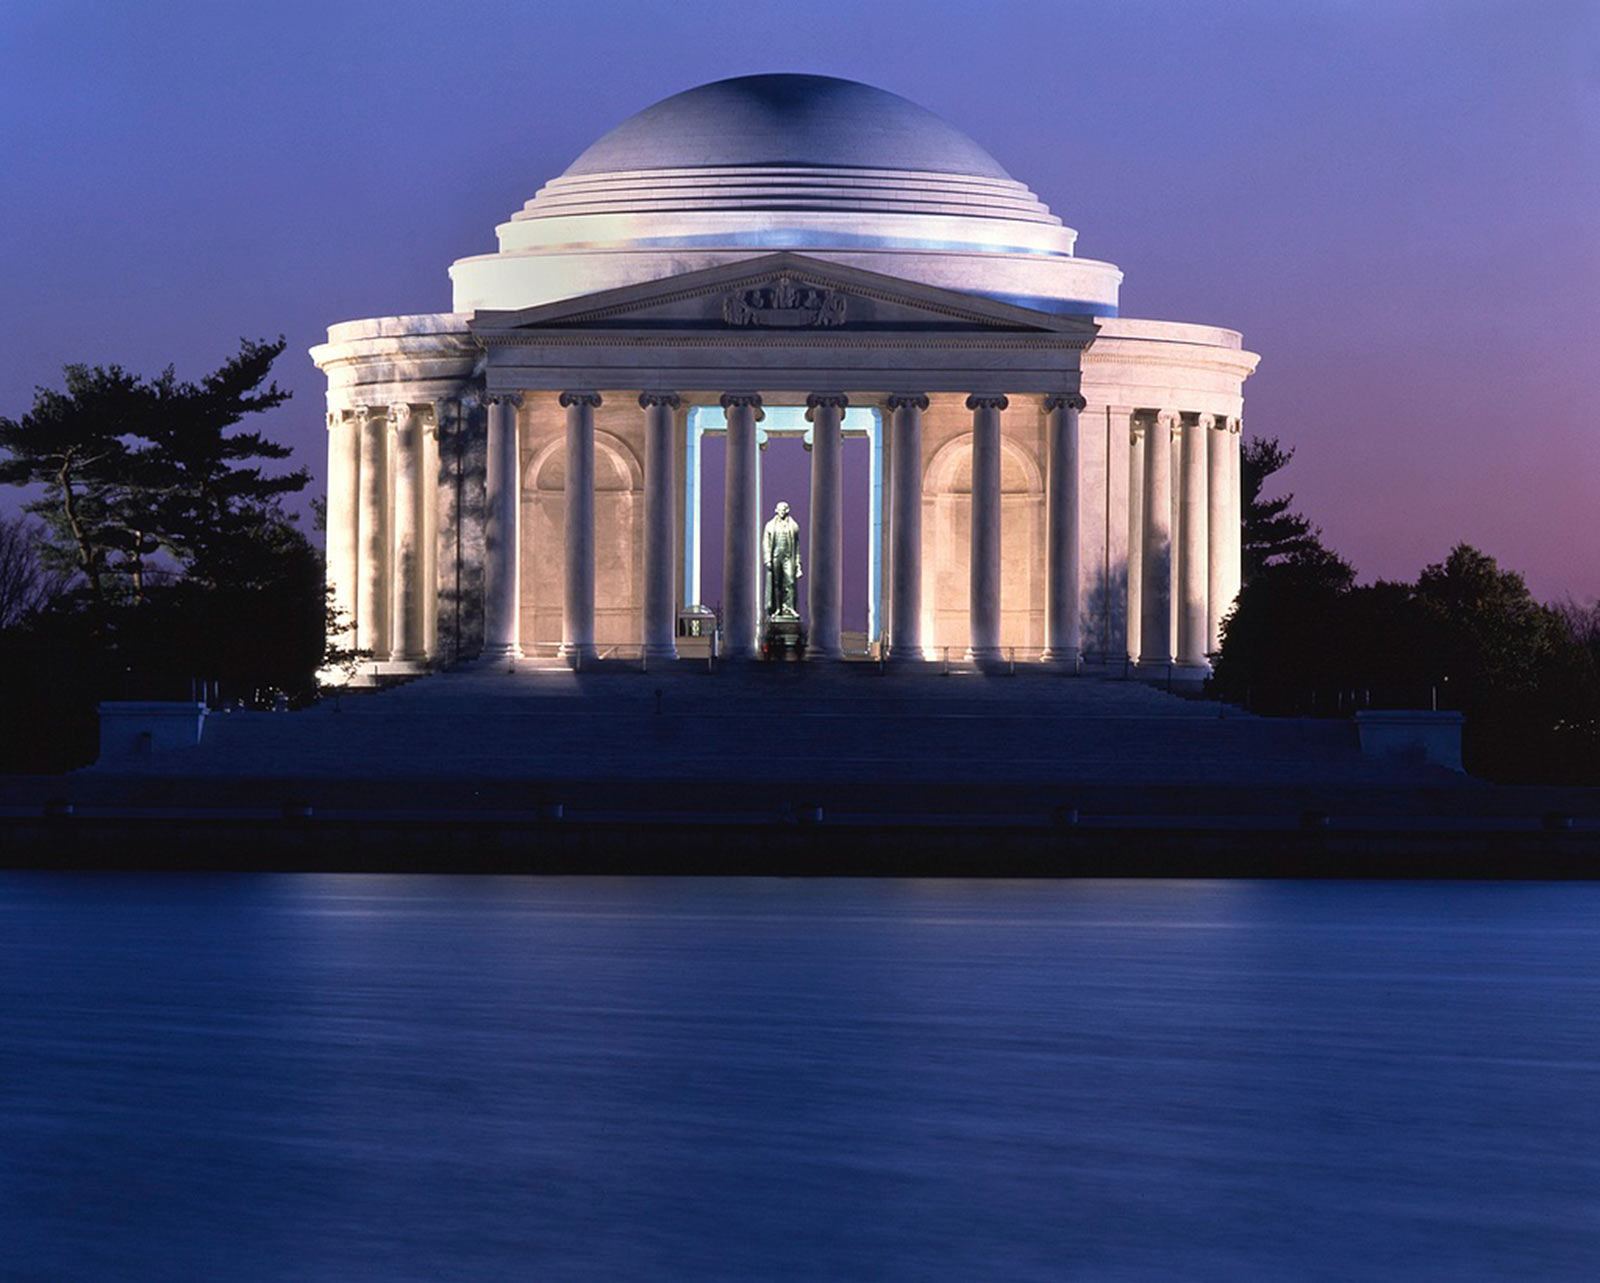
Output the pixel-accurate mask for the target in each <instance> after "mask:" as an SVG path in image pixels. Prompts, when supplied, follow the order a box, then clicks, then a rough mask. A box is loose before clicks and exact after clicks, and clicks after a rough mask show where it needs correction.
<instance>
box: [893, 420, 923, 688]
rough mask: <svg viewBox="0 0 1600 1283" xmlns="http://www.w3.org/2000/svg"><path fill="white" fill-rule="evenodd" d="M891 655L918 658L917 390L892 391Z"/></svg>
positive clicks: (919, 455)
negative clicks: (908, 391) (912, 391)
mask: <svg viewBox="0 0 1600 1283" xmlns="http://www.w3.org/2000/svg"><path fill="white" fill-rule="evenodd" d="M888 406H889V412H890V414H891V415H892V416H893V423H892V425H891V431H892V432H893V436H892V437H891V438H890V448H891V450H892V452H893V453H892V456H891V461H890V467H889V472H890V479H891V484H892V486H893V487H894V488H893V490H892V491H891V493H890V505H889V530H890V535H891V538H892V539H893V548H892V551H891V553H890V558H889V573H890V576H891V586H890V590H889V611H890V614H889V658H890V659H921V658H922V412H923V411H924V410H926V409H927V408H928V398H927V397H925V396H923V395H922V394H921V393H920V392H917V393H909V394H907V393H901V394H898V395H895V396H891V397H890V398H889V402H888Z"/></svg>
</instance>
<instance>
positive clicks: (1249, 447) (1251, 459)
mask: <svg viewBox="0 0 1600 1283" xmlns="http://www.w3.org/2000/svg"><path fill="white" fill-rule="evenodd" d="M1293 458H1294V450H1293V449H1289V450H1285V449H1284V448H1283V447H1282V446H1281V445H1279V444H1278V438H1277V437H1252V438H1251V439H1250V440H1248V441H1246V442H1245V443H1244V448H1243V450H1242V452H1241V454H1240V457H1239V485H1240V489H1241V491H1242V495H1241V498H1242V500H1243V520H1244V530H1243V535H1242V538H1243V547H1242V562H1243V567H1242V570H1243V576H1244V582H1245V583H1249V582H1250V581H1251V580H1252V579H1254V578H1255V577H1256V576H1257V575H1259V574H1260V573H1261V571H1262V570H1263V569H1264V568H1265V567H1267V566H1270V565H1275V564H1278V563H1282V562H1293V561H1302V562H1308V563H1309V562H1316V561H1319V560H1326V559H1327V558H1328V557H1333V556H1334V554H1332V553H1330V552H1328V550H1327V549H1326V548H1324V547H1323V544H1322V531H1321V530H1320V529H1318V528H1317V527H1315V526H1313V525H1312V524H1311V522H1310V521H1309V520H1307V519H1306V518H1305V517H1303V516H1301V515H1300V514H1299V513H1298V512H1295V511H1294V509H1293V506H1292V505H1293V504H1294V495H1293V494H1284V495H1280V496H1278V497H1277V498H1276V499H1264V498H1262V490H1263V489H1264V488H1265V486H1266V481H1267V478H1268V477H1270V476H1272V475H1273V473H1275V472H1280V471H1282V470H1283V469H1284V468H1285V467H1287V466H1288V464H1289V461H1290V460H1291V459H1293ZM1334 559H1335V560H1339V561H1340V564H1341V565H1342V564H1344V563H1343V562H1342V560H1340V559H1339V558H1337V557H1335V558H1334Z"/></svg>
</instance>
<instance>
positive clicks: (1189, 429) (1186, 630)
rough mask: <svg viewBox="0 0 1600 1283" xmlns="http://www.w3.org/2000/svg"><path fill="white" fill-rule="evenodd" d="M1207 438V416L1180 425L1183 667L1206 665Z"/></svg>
mask: <svg viewBox="0 0 1600 1283" xmlns="http://www.w3.org/2000/svg"><path fill="white" fill-rule="evenodd" d="M1210 435H1211V416H1210V415H1209V414H1202V415H1198V416H1196V418H1195V420H1194V421H1193V422H1191V423H1185V424H1184V425H1183V477H1182V485H1183V495H1182V502H1181V504H1180V508H1181V511H1182V516H1181V522H1180V526H1179V536H1180V538H1181V540H1182V544H1181V547H1180V549H1179V559H1178V560H1179V566H1180V568H1181V570H1182V576H1181V579H1180V583H1181V591H1182V597H1181V609H1180V613H1179V615H1178V662H1179V663H1180V664H1183V665H1185V666H1187V667H1191V668H1194V667H1202V668H1203V667H1204V666H1205V663H1206V616H1207V596H1208V594H1207V578H1208V574H1209V563H1208V559H1207V553H1206V549H1207V546H1208V545H1209V543H1210V540H1209V538H1208V536H1207V531H1208V530H1209V523H1208V520H1207V516H1208V507H1207V503H1206V478H1207V472H1208V465H1207V460H1206V445H1207V439H1208V438H1209V437H1210Z"/></svg>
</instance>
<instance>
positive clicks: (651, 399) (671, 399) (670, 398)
mask: <svg viewBox="0 0 1600 1283" xmlns="http://www.w3.org/2000/svg"><path fill="white" fill-rule="evenodd" d="M681 404H682V401H681V399H680V398H679V396H678V394H677V393H676V392H641V393H639V408H640V409H641V410H651V409H654V408H656V407H657V406H663V405H664V406H667V407H669V408H670V409H673V410H676V409H677V408H678V406H679V405H681Z"/></svg>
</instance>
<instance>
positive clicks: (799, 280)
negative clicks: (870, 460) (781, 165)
mask: <svg viewBox="0 0 1600 1283" xmlns="http://www.w3.org/2000/svg"><path fill="white" fill-rule="evenodd" d="M470 324H471V328H472V329H473V330H474V331H476V332H478V333H479V334H480V335H484V336H488V335H491V334H501V335H510V334H516V333H527V332H529V331H539V332H545V333H569V334H572V333H579V332H589V333H606V332H611V333H616V332H632V333H639V332H646V333H648V332H658V333H663V334H665V333H680V334H688V333H699V334H706V333H718V332H720V333H728V334H734V333H737V334H742V335H747V336H756V335H771V336H773V337H774V338H795V337H798V336H799V335H801V334H807V335H811V336H826V335H829V334H838V335H840V336H841V337H842V336H844V335H849V334H854V335H864V334H871V333H874V332H877V333H901V334H905V333H913V332H920V333H924V334H928V335H930V336H931V335H939V334H945V335H959V334H967V335H971V334H981V333H990V334H1010V335H1032V336H1035V337H1038V338H1044V337H1046V336H1049V335H1059V336H1060V337H1061V338H1063V339H1065V340H1067V341H1068V342H1069V343H1070V342H1071V340H1072V339H1073V338H1079V339H1081V340H1082V341H1084V342H1087V341H1088V340H1089V339H1091V338H1092V337H1093V335H1094V333H1095V329H1096V326H1095V324H1094V322H1093V321H1092V320H1090V319H1089V318H1087V317H1077V316H1057V315H1054V314H1052V313H1049V312H1039V311H1035V310H1033V309H1031V308H1025V307H1017V306H1015V305H1013V304H1009V303H1000V302H995V301H994V300H991V299H985V298H980V297H978V296H976V295H972V294H964V293H961V292H959V291H956V290H948V289H941V288H939V287H937V286H931V285H924V284H921V283H919V282H916V281H907V280H904V279H902V278H900V277H895V276H885V275H883V274H881V273H878V272H868V271H864V270H862V269H860V268H854V267H847V266H844V265H841V264H837V263H825V262H823V261H822V260H820V259H815V258H810V257H808V256H806V255H803V254H792V253H778V254H768V255H763V256H762V257H760V258H755V259H746V260H744V261H742V262H739V263H727V264H723V265H721V266H718V267H710V268H704V269H701V270H699V271H694V272H685V273H682V274H681V275H678V276H671V277H667V278H665V279H663V280H656V281H647V282H644V283H642V284H638V285H626V286H622V287H620V288H618V289H611V290H602V291H600V292H599V293H595V294H587V295H583V296H581V297H578V298H572V299H563V300H561V301H559V302H556V303H545V304H541V305H539V306H538V307H530V308H524V309H522V310H520V311H514V312H478V313H477V314H476V315H475V316H474V317H473V319H472V321H471V323H470Z"/></svg>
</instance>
